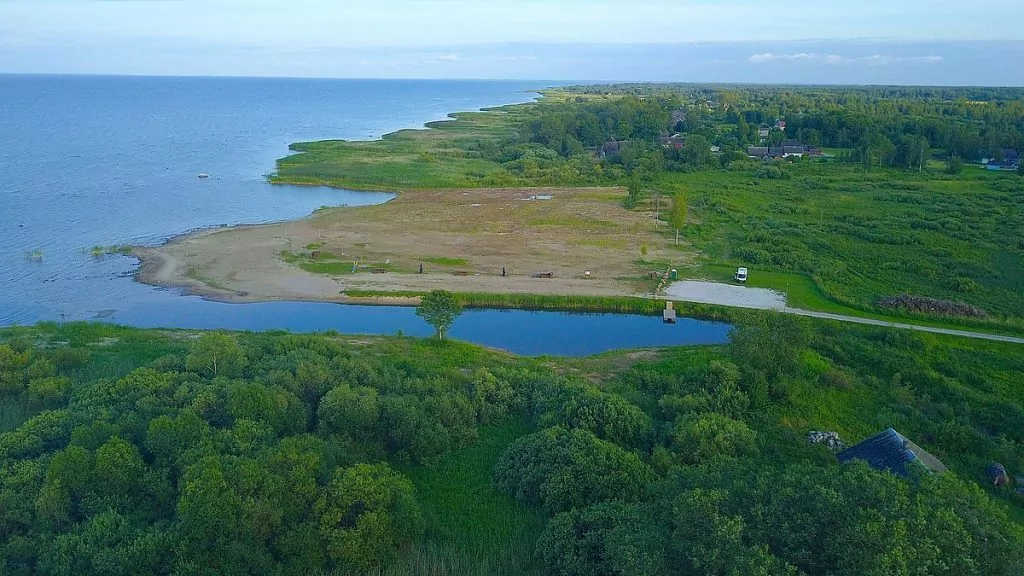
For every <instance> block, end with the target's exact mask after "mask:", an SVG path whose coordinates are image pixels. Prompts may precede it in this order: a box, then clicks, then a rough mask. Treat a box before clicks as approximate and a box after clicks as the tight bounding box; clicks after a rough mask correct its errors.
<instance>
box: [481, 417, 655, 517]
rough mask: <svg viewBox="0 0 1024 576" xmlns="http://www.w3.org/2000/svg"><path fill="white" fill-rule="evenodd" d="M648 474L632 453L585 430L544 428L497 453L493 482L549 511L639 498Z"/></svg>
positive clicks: (648, 480) (644, 488)
mask: <svg viewBox="0 0 1024 576" xmlns="http://www.w3.org/2000/svg"><path fill="white" fill-rule="evenodd" d="M652 479H653V473H652V472H651V470H650V468H648V466H647V465H646V464H644V463H643V462H642V461H641V460H640V458H638V457H637V455H636V454H633V453H631V452H627V451H625V450H623V449H622V448H620V447H618V446H616V445H615V444H612V443H611V442H606V441H604V440H601V439H599V438H597V437H596V436H594V435H593V434H591V433H590V432H588V431H586V430H567V429H565V428H560V427H556V428H548V429H546V430H542V431H540V432H537V433H534V434H531V435H529V436H525V437H523V438H520V439H519V440H517V441H516V442H514V443H513V444H512V446H510V447H509V448H508V450H506V451H505V453H504V454H503V455H502V456H501V459H500V460H499V461H498V464H497V465H496V466H495V469H494V481H495V483H496V484H497V485H498V487H499V488H501V489H502V490H503V491H505V492H507V493H509V494H511V495H512V496H514V497H515V498H516V499H518V500H520V501H522V502H523V503H525V504H529V505H533V506H540V507H542V508H543V509H544V511H545V512H547V513H548V514H557V513H558V512H563V511H565V510H571V509H572V508H579V507H583V506H589V505H591V504H596V503H598V502H608V501H613V500H622V501H631V500H635V499H637V498H639V497H640V495H641V494H643V493H644V491H645V490H646V486H647V484H648V483H649V482H650V481H651V480H652Z"/></svg>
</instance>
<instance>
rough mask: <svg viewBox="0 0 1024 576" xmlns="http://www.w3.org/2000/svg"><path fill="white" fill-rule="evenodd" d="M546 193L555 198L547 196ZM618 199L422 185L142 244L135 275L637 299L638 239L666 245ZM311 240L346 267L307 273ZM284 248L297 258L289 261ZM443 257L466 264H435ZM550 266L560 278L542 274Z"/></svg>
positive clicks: (331, 293) (335, 289)
mask: <svg viewBox="0 0 1024 576" xmlns="http://www.w3.org/2000/svg"><path fill="white" fill-rule="evenodd" d="M539 193H540V194H542V197H547V196H551V199H550V200H536V199H535V197H536V196H537V195H538V194H539ZM618 197H619V192H617V191H615V190H609V189H558V190H545V191H542V192H538V191H537V190H473V191H443V192H412V193H407V194H403V195H402V196H400V197H399V198H397V199H396V200H393V201H392V202H389V203H387V204H382V205H377V206H366V207H358V208H337V209H327V210H321V211H318V212H317V213H315V214H313V215H311V216H310V217H308V218H305V219H302V220H298V221H292V222H282V223H276V224H266V225H243V226H236V227H227V228H217V229H211V230H205V231H199V232H196V233H192V234H187V235H183V236H179V237H176V238H173V239H171V240H170V241H169V242H168V243H166V244H164V245H162V246H159V247H145V248H136V249H135V250H134V254H135V255H136V256H137V257H138V258H139V259H140V261H141V266H140V267H139V269H138V271H137V273H136V278H137V279H138V280H139V281H140V282H143V283H146V284H151V285H156V286H167V287H175V288H180V289H183V290H184V291H186V292H187V293H190V294H197V295H201V296H203V297H206V298H208V299H212V300H218V301H225V302H257V301H270V300H294V301H328V302H361V303H388V304H399V303H414V302H415V300H410V299H408V298H386V299H381V298H369V299H367V298H352V297H349V296H346V294H345V293H346V291H374V292H422V291H429V290H433V289H445V290H451V291H456V292H483V293H528V294H553V295H592V296H621V295H636V294H638V293H641V287H642V286H643V282H642V278H643V277H644V276H645V273H644V272H642V271H638V270H637V266H636V263H635V260H636V258H637V256H639V249H638V246H639V245H640V243H642V242H646V243H649V244H650V245H651V246H652V248H651V250H650V252H651V256H652V257H657V255H658V253H659V250H658V248H657V244H655V243H656V242H657V243H658V244H660V243H662V240H661V239H660V238H658V237H657V236H656V235H655V234H654V233H655V225H654V224H652V223H651V221H652V220H653V219H649V217H648V216H647V215H644V214H642V213H641V214H638V213H634V212H629V211H626V210H623V209H622V208H621V206H619V203H618ZM532 198H533V199H532ZM595 198H598V200H597V201H595ZM570 215H571V216H570ZM310 246H315V247H317V249H318V251H319V250H322V251H323V252H324V253H328V254H331V255H332V258H334V259H335V261H336V262H337V265H338V266H339V267H341V268H345V270H344V271H343V272H344V273H337V274H334V273H323V272H310V271H307V270H304V269H302V267H301V266H299V265H297V264H296V262H295V261H294V258H296V257H298V256H295V255H304V256H308V255H309V254H311V253H312V250H310V249H309V247H310ZM285 255H293V258H291V261H289V262H286V261H285V260H286V258H285ZM439 258H449V259H451V260H452V261H454V262H456V264H449V265H439V264H433V263H431V262H429V261H430V260H438V259H439ZM424 260H427V261H428V262H427V263H426V264H425V265H424V273H422V274H420V273H419V269H418V266H419V265H420V264H423V261H424ZM442 261H443V260H442ZM310 262H311V261H310ZM342 262H347V263H345V264H342ZM351 262H377V263H384V262H386V263H387V264H388V271H387V272H384V273H381V272H383V271H382V270H381V269H380V268H376V269H375V270H376V272H377V273H375V272H374V271H373V270H374V268H373V267H372V266H367V267H366V268H360V269H359V271H358V272H355V273H351V271H350V269H349V268H350V267H351ZM381 265H383V264H381ZM502 267H504V268H505V270H506V275H505V276H502ZM587 271H590V272H591V275H590V277H589V278H588V277H586V272H587ZM542 272H543V273H551V274H552V276H553V277H551V278H538V277H535V276H536V275H537V274H538V273H542Z"/></svg>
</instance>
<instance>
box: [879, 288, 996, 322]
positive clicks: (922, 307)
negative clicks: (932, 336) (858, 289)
mask: <svg viewBox="0 0 1024 576" xmlns="http://www.w3.org/2000/svg"><path fill="white" fill-rule="evenodd" d="M876 304H877V305H878V307H880V308H897V309H900V310H908V311H910V312H925V313H928V314H942V315H944V316H961V317H966V318H986V317H988V314H987V313H985V311H984V310H982V309H981V308H978V307H976V306H971V305H970V304H964V303H963V302H950V301H948V300H937V299H935V298H926V297H924V296H911V295H909V294H901V295H900V296H891V297H889V298H882V299H881V300H879V301H878V302H876Z"/></svg>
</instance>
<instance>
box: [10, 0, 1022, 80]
mask: <svg viewBox="0 0 1024 576" xmlns="http://www.w3.org/2000/svg"><path fill="white" fill-rule="evenodd" d="M1022 21H1024V2H1020V1H1019V0H1014V1H1008V0H990V2H988V3H986V4H985V6H984V9H979V8H978V7H975V6H972V5H970V4H969V3H966V2H962V1H959V2H954V1H947V0H932V1H921V0H904V1H893V0H884V1H883V0H859V1H858V2H842V3H840V2H836V1H834V0H821V1H819V2H808V1H807V0H801V1H793V0H774V1H766V0H759V1H748V0H723V1H710V0H673V1H667V0H617V1H612V0H587V1H583V0H561V1H542V0H477V1H467V0H374V1H367V0H288V1H281V0H278V1H272V0H0V72H69V73H114V74H204V75H209V74H212V75H256V76H324V77H361V78H367V77H383V78H396V77H397V78H414V77H428V78H530V79H534V78H542V79H565V80H676V81H737V82H772V81H776V82H847V83H890V82H892V81H894V80H895V81H900V79H904V80H903V82H905V83H934V84H963V83H970V84H1002V85H1020V84H1022V83H1024V71H1021V70H1020V68H1021V67H1020V65H1019V63H1020V61H1021V55H1022V53H1024V33H1022V32H1021V30H1020V25H1019V23H1020V22H1022ZM1005 55H1008V56H1009V59H1004V58H1006V56H1005ZM997 56H998V57H997Z"/></svg>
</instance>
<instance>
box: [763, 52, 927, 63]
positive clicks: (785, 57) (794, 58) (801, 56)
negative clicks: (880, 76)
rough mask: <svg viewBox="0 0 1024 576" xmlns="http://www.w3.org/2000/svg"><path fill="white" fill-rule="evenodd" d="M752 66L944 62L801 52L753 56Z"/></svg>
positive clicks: (876, 55)
mask: <svg viewBox="0 0 1024 576" xmlns="http://www.w3.org/2000/svg"><path fill="white" fill-rule="evenodd" d="M747 62H750V63H752V64H768V63H771V62H824V63H827V64H865V65H868V66H884V65H886V64H909V63H920V64H937V63H939V62H942V56H886V55H882V54H872V55H871V56H852V57H847V56H840V55H838V54H818V53H815V52H799V53H795V54H774V53H772V52H763V53H761V54H752V55H750V57H748V58H747Z"/></svg>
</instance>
